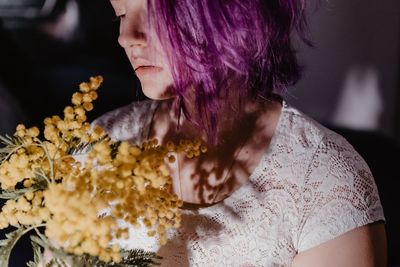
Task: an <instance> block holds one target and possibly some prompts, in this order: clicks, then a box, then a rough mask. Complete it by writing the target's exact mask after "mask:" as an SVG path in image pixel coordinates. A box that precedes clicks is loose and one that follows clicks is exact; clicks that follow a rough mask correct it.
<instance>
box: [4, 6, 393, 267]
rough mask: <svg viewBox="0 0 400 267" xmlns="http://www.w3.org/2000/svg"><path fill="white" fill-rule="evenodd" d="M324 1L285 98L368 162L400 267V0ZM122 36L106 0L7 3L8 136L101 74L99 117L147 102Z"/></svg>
mask: <svg viewBox="0 0 400 267" xmlns="http://www.w3.org/2000/svg"><path fill="white" fill-rule="evenodd" d="M52 2H54V3H55V5H54V6H53V7H52V8H51V9H50V11H49V12H43V6H44V5H45V4H46V5H48V4H49V3H52ZM318 2H319V4H315V3H314V2H309V7H308V13H309V14H310V36H311V39H312V40H313V42H314V44H315V46H314V48H310V47H307V46H304V45H302V44H300V43H296V47H297V48H298V51H299V59H300V61H301V62H302V63H303V65H304V66H305V68H304V75H303V79H302V80H301V81H300V83H299V84H298V85H296V86H295V87H293V88H290V89H289V90H288V92H287V93H285V98H286V99H287V101H288V102H289V103H291V104H292V105H294V106H296V107H298V108H299V109H300V110H302V111H304V112H305V113H306V114H308V115H310V116H311V117H313V118H315V119H317V120H318V121H320V122H322V123H324V124H325V125H327V126H329V127H330V128H332V129H334V130H335V131H337V132H339V133H341V134H342V135H344V136H345V137H346V138H347V139H348V140H349V141H350V143H352V144H353V146H354V147H355V148H356V150H357V151H358V152H359V153H360V154H361V155H362V156H363V157H364V158H365V159H366V161H367V163H368V164H369V166H370V167H371V170H372V172H373V174H374V176H375V179H376V182H377V185H378V188H379V190H380V196H381V200H382V203H383V205H384V209H385V216H386V219H387V224H386V226H387V231H388V239H389V259H390V264H391V266H400V219H399V214H398V212H397V210H399V208H398V204H400V198H399V196H398V195H399V194H398V193H397V191H398V188H399V187H398V185H399V178H400V175H399V169H398V165H400V150H399V144H398V142H399V141H400V92H399V85H400V83H399V82H400V80H399V79H400V75H399V66H400V64H399V63H400V53H399V52H400V41H399V40H400V1H398V0H384V1H376V0H363V1H362V0H351V1H348V0H336V1H335V0H333V1H318ZM20 4H23V5H20ZM39 11H40V12H39ZM117 36H118V22H116V21H115V17H114V13H113V11H112V9H111V6H110V4H109V3H108V1H105V0H104V1H99V0H58V1H55V0H54V1H53V0H47V1H45V0H0V134H6V133H9V134H12V133H13V132H14V129H15V126H16V124H17V123H18V122H23V123H26V124H27V125H29V126H31V125H38V126H41V123H42V120H43V118H44V117H46V116H49V115H54V114H61V113H62V110H63V108H64V106H65V105H67V104H69V102H70V97H71V95H72V93H73V92H75V91H77V90H78V85H79V83H80V82H82V81H85V80H87V79H88V77H90V76H93V75H103V77H104V84H103V86H102V87H101V88H100V91H99V99H98V100H97V101H96V102H95V109H94V111H93V112H91V113H90V116H89V119H90V120H92V119H94V118H96V117H98V116H99V115H101V114H102V113H104V112H106V111H109V110H112V109H114V108H117V107H119V106H122V105H125V104H128V103H130V102H132V101H136V100H137V99H138V98H140V99H142V98H143V95H142V94H141V92H140V84H139V82H138V80H137V78H136V77H135V76H134V75H133V71H132V69H131V67H130V64H129V62H128V60H127V59H126V58H125V55H124V52H123V50H122V49H121V48H120V47H119V46H118V44H117ZM29 247H30V245H29V242H27V240H23V241H21V242H19V243H18V246H17V249H16V250H15V252H14V254H13V257H12V261H11V266H24V262H26V260H27V257H29V255H30V251H29Z"/></svg>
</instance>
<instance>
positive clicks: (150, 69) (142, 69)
mask: <svg viewBox="0 0 400 267" xmlns="http://www.w3.org/2000/svg"><path fill="white" fill-rule="evenodd" d="M161 71H162V68H160V67H156V66H151V65H149V66H139V67H137V68H136V69H135V73H136V75H137V76H144V75H151V74H156V73H159V72H161Z"/></svg>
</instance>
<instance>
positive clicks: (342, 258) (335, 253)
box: [292, 223, 387, 267]
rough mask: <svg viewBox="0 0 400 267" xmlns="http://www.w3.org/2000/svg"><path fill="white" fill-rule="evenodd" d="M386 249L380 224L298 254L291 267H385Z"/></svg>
mask: <svg viewBox="0 0 400 267" xmlns="http://www.w3.org/2000/svg"><path fill="white" fill-rule="evenodd" d="M386 246H387V245H386V233H385V226H384V224H383V223H374V224H369V225H365V226H362V227H358V228H356V229H354V230H352V231H349V232H347V233H345V234H343V235H341V236H339V237H337V238H335V239H332V240H330V241H327V242H325V243H323V244H321V245H318V246H316V247H314V248H311V249H308V250H305V251H303V252H300V253H299V254H297V255H296V257H295V258H294V261H293V263H292V267H303V266H304V267H314V266H315V267H320V266H324V267H330V266H332V267H337V266H340V267H354V266H359V267H386V266H387V263H386V261H387V247H386Z"/></svg>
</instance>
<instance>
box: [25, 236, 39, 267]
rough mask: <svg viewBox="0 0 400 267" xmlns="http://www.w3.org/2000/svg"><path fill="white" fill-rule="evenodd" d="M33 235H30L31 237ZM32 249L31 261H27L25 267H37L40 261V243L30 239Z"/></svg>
mask: <svg viewBox="0 0 400 267" xmlns="http://www.w3.org/2000/svg"><path fill="white" fill-rule="evenodd" d="M32 237H34V236H31V239H32ZM31 243H32V249H33V261H29V262H28V263H27V264H26V266H27V267H38V266H39V264H40V262H41V261H42V250H41V249H40V245H39V244H38V243H36V242H35V241H33V240H32V241H31Z"/></svg>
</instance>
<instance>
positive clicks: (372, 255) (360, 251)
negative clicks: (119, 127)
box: [111, 0, 386, 267]
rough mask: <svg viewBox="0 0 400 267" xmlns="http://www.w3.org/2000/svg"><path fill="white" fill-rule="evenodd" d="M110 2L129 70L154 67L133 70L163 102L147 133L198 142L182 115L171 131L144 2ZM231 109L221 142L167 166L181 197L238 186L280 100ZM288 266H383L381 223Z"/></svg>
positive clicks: (205, 197) (216, 195)
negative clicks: (145, 64) (203, 153)
mask: <svg viewBox="0 0 400 267" xmlns="http://www.w3.org/2000/svg"><path fill="white" fill-rule="evenodd" d="M111 4H112V6H113V8H114V10H115V13H116V15H117V16H118V17H119V18H120V19H121V24H120V37H119V39H118V41H119V43H120V44H121V46H122V47H123V48H124V49H125V51H126V54H127V56H128V58H129V60H130V62H131V64H132V66H133V68H134V69H136V68H137V65H138V63H137V62H139V63H140V62H143V61H142V60H144V61H146V62H150V63H151V64H152V65H154V66H157V67H158V68H160V69H158V70H159V71H157V72H156V73H154V72H153V73H151V75H147V73H146V71H144V72H139V71H137V72H136V74H137V76H138V78H139V79H140V80H141V83H142V89H143V91H144V93H145V94H146V95H147V96H148V97H150V98H152V99H156V100H167V101H163V103H162V104H161V105H160V106H159V107H158V109H157V111H156V113H155V115H154V118H153V123H152V127H151V131H150V136H149V137H156V138H158V139H159V140H161V142H164V141H165V140H179V139H182V138H189V139H194V138H196V137H199V135H200V136H202V137H203V141H204V140H205V139H204V133H203V134H202V133H199V132H198V130H197V128H196V127H194V126H193V125H191V124H190V123H188V122H187V121H185V119H182V121H180V123H179V124H180V125H181V127H180V130H179V131H178V132H177V131H176V125H177V123H178V116H177V114H175V113H174V111H173V110H174V109H173V108H172V107H173V105H174V95H173V93H172V92H171V90H170V89H169V88H171V84H172V78H171V71H170V67H169V66H168V64H167V57H166V56H165V54H164V53H163V52H162V47H161V45H160V43H159V41H158V39H157V37H156V36H155V33H154V31H153V30H152V29H148V27H147V24H146V14H147V1H146V0H135V1H132V0H111ZM149 40H152V42H149ZM139 65H140V64H139ZM232 112H235V105H234V104H233V105H231V106H230V107H225V108H223V109H222V111H221V114H220V117H221V118H226V119H225V120H222V121H221V123H220V124H219V125H218V127H219V129H222V130H220V131H219V136H220V137H222V138H223V140H225V141H224V142H222V144H219V145H216V146H209V153H207V156H201V157H199V158H196V159H191V160H188V159H184V158H179V160H178V161H177V163H176V164H171V166H170V168H171V174H172V177H173V184H174V186H173V189H174V191H175V192H176V193H177V194H178V196H180V197H181V198H182V199H183V200H184V201H186V202H189V203H192V204H193V203H194V204H201V205H210V204H213V203H214V202H218V201H221V200H223V199H224V198H225V197H227V196H228V195H230V194H231V193H232V192H233V191H234V190H236V189H237V188H238V187H240V185H241V184H242V183H243V182H245V181H246V179H247V178H248V176H249V174H250V173H251V172H252V170H253V169H254V168H255V166H257V163H258V162H259V160H260V158H261V155H262V154H263V151H265V149H266V148H267V147H268V145H269V142H270V140H271V138H272V136H273V134H274V130H275V128H276V125H277V122H278V119H279V116H280V112H281V104H280V102H279V101H266V102H263V103H260V102H252V103H248V104H246V108H245V109H244V111H243V112H242V113H233V114H234V115H233V116H232ZM227 114H231V115H230V116H227ZM249 126H252V127H249ZM235 129H240V131H235ZM243 129H244V130H243ZM222 155H223V157H222ZM249 155H251V157H250V156H249ZM221 159H223V160H221ZM181 177H189V178H186V179H181ZM221 177H222V178H221ZM205 181H206V182H205ZM292 266H293V267H302V266H307V267H313V266H315V267H320V266H324V267H329V266H335V267H336V266H341V267H346V266H349V267H350V266H360V267H363V266H365V267H369V266H371V267H372V266H377V267H380V266H382V267H383V266H386V235H385V228H384V225H383V223H375V224H370V225H366V226H362V227H359V228H356V229H354V230H352V231H349V232H347V233H345V234H343V235H341V236H339V237H337V238H335V239H333V240H330V241H327V242H325V243H323V244H321V245H319V246H317V247H314V248H311V249H309V250H306V251H302V252H300V253H298V254H297V255H296V257H295V259H294V261H293V263H292Z"/></svg>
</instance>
